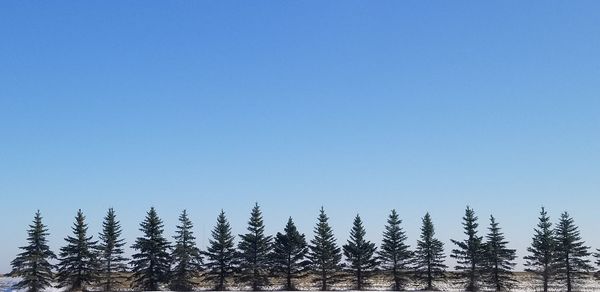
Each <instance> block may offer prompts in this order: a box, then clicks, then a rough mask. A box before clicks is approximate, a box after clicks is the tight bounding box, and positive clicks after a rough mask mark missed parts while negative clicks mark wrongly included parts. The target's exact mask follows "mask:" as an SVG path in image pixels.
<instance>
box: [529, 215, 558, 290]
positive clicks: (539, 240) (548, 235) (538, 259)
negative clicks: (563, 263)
mask: <svg viewBox="0 0 600 292" xmlns="http://www.w3.org/2000/svg"><path fill="white" fill-rule="evenodd" d="M555 249H556V242H555V240H554V231H553V230H552V222H550V217H548V212H546V209H544V207H542V210H541V211H540V217H539V222H538V224H537V227H536V228H535V229H534V236H533V239H532V242H531V246H530V247H528V248H527V251H528V252H529V255H527V256H525V257H523V259H525V266H526V267H527V268H526V269H525V271H528V272H531V273H534V274H535V275H537V277H538V278H539V280H540V281H541V283H542V290H543V291H544V292H548V289H549V288H550V283H551V281H552V278H553V277H554V268H553V263H554V261H555V258H556V255H555Z"/></svg>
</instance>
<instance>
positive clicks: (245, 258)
mask: <svg viewBox="0 0 600 292" xmlns="http://www.w3.org/2000/svg"><path fill="white" fill-rule="evenodd" d="M247 230H248V233H246V234H240V242H239V243H238V250H239V253H240V254H239V256H240V267H239V268H240V273H241V276H240V280H241V281H243V282H250V284H251V286H252V290H254V291H259V290H261V288H262V287H263V286H265V285H267V284H268V278H267V274H268V271H269V264H270V263H269V260H270V259H269V255H270V253H271V249H272V244H271V240H272V238H271V236H267V235H265V225H264V223H263V218H262V213H261V211H260V207H259V206H258V203H256V204H255V205H254V208H252V213H251V214H250V220H249V221H248V229H247Z"/></svg>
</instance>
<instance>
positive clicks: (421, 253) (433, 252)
mask: <svg viewBox="0 0 600 292" xmlns="http://www.w3.org/2000/svg"><path fill="white" fill-rule="evenodd" d="M422 222H423V225H422V226H421V237H420V239H419V240H417V248H416V250H415V254H414V265H415V276H416V278H417V280H419V282H421V283H423V284H425V285H426V287H425V290H435V286H434V281H435V280H436V279H439V278H443V277H444V272H445V270H446V268H447V266H446V265H445V264H444V258H445V256H444V243H443V242H441V241H440V240H438V239H437V238H435V237H434V235H435V229H434V227H433V222H432V221H431V216H430V215H429V213H426V214H425V217H423V219H422Z"/></svg>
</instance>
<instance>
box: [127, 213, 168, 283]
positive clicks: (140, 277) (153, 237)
mask: <svg viewBox="0 0 600 292" xmlns="http://www.w3.org/2000/svg"><path fill="white" fill-rule="evenodd" d="M140 231H141V232H143V233H144V235H143V237H138V238H137V239H136V240H135V243H134V244H133V245H132V246H131V248H133V249H134V250H136V251H137V253H136V254H134V255H133V256H132V258H133V260H132V261H131V264H132V266H133V268H132V272H133V275H132V277H131V279H132V282H131V286H132V287H133V288H136V289H140V290H150V291H157V290H159V287H160V284H162V283H167V281H168V276H169V269H170V264H171V257H170V256H169V249H170V243H169V241H167V239H166V238H165V237H164V236H163V231H164V224H163V222H162V220H161V219H160V218H159V217H158V213H157V212H156V210H155V209H154V207H152V208H150V211H148V213H146V218H145V219H144V221H143V222H142V223H141V224H140Z"/></svg>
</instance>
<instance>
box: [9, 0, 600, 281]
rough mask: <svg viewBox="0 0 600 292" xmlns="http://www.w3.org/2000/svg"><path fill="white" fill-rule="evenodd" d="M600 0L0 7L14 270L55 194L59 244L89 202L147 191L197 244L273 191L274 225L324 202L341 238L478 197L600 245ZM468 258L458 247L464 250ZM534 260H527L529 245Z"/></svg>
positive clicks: (502, 213) (303, 226)
mask: <svg viewBox="0 0 600 292" xmlns="http://www.w3.org/2000/svg"><path fill="white" fill-rule="evenodd" d="M598 11H600V2H597V1H570V2H565V1H531V2H523V1H496V2H491V1H485V2H473V1H464V2H463V1H378V2H371V1H325V2H323V1H251V2H245V1H244V2H241V1H240V2H229V1H169V2H162V3H161V2H155V1H143V2H141V1H125V2H124V1H85V2H81V1H60V2H29V1H2V2H1V3H0V135H1V136H0V137H1V140H0V198H2V200H1V203H0V218H1V220H0V222H2V223H0V234H1V235H0V273H3V272H8V271H9V270H10V261H11V260H12V259H13V258H14V256H15V255H16V254H17V253H18V247H19V246H22V245H24V244H25V237H26V228H27V226H28V225H29V224H30V222H31V220H32V218H33V215H34V213H35V211H36V210H37V209H40V210H41V211H42V214H43V216H44V220H45V223H46V224H47V225H48V227H49V228H50V232H51V236H50V243H51V246H52V248H53V250H54V251H55V252H58V249H59V247H60V246H62V245H63V244H64V241H63V238H64V237H65V236H66V235H67V234H68V233H69V232H70V228H71V224H72V222H73V218H74V216H75V213H76V211H77V209H79V208H81V209H82V210H83V211H84V212H85V214H86V215H87V218H88V223H89V225H90V232H92V233H93V234H94V235H95V234H97V232H98V231H99V229H100V224H101V220H102V217H103V216H104V213H105V212H106V209H107V208H109V207H114V208H115V210H116V211H117V215H118V217H119V218H120V219H121V221H122V225H123V228H124V235H125V237H126V239H127V241H128V242H129V243H132V242H133V240H134V239H135V237H137V236H139V235H140V233H139V232H138V224H139V222H140V221H141V220H142V219H143V217H144V215H145V212H146V211H147V210H148V208H149V207H150V206H155V207H156V208H157V210H158V212H159V215H160V216H161V217H162V218H163V219H164V221H165V225H166V235H167V236H169V237H171V236H172V235H173V230H174V226H175V224H176V223H177V222H176V220H177V216H178V214H179V212H180V211H181V210H182V209H187V210H188V211H189V213H190V216H191V218H192V219H193V221H194V223H195V226H196V228H195V231H196V235H197V237H198V243H199V244H200V246H201V247H204V246H205V244H206V242H207V236H208V235H209V234H210V229H211V228H212V226H213V225H214V223H215V219H216V216H217V214H218V212H219V211H220V209H221V208H223V209H224V210H225V211H226V212H227V215H228V217H229V219H230V221H231V224H232V227H233V229H234V233H235V234H239V233H242V232H244V231H245V226H246V221H247V219H248V216H249V212H250V209H251V208H252V206H253V204H254V202H258V203H259V204H260V205H261V207H262V209H263V213H264V219H265V223H266V226H267V231H268V232H269V233H271V234H272V233H275V232H277V231H280V230H281V229H283V227H284V225H285V223H286V220H287V217H288V216H292V217H293V218H294V219H295V221H296V223H297V225H298V228H299V229H300V230H301V231H302V232H304V233H306V234H307V237H308V238H311V237H312V229H313V226H314V224H315V222H316V218H317V215H318V210H319V208H320V207H321V206H324V208H325V209H326V211H327V214H328V215H329V217H330V218H331V224H332V226H333V228H334V231H335V233H336V236H337V238H338V243H339V244H340V245H341V244H343V243H345V241H346V240H347V238H348V236H347V234H348V231H349V230H350V227H351V224H352V219H353V218H354V216H355V215H356V213H360V214H361V216H362V218H363V221H364V222H365V226H366V228H367V235H368V237H369V238H370V239H372V240H374V241H376V242H377V244H379V242H380V239H381V232H382V230H383V226H384V224H385V221H386V217H387V215H388V214H389V211H390V209H392V208H395V209H397V211H398V213H399V214H400V216H401V218H402V219H403V220H404V222H403V226H404V228H405V229H406V231H407V234H408V236H409V243H410V244H411V245H412V246H414V244H415V241H416V240H417V236H418V233H419V228H420V220H421V219H420V218H421V217H422V216H423V215H424V214H425V212H427V211H429V212H430V213H431V215H432V218H433V220H434V223H435V226H436V230H437V236H438V237H439V238H440V239H442V240H443V241H444V242H445V243H446V246H445V247H446V254H447V255H448V254H449V253H450V250H451V249H452V248H453V245H452V244H451V243H450V239H451V238H452V239H462V238H463V234H462V230H461V217H462V216H463V214H464V208H465V206H466V205H470V206H472V207H473V208H474V209H475V211H476V212H477V215H478V216H479V218H480V233H482V234H483V233H485V232H486V228H487V226H488V217H489V215H490V214H494V215H495V217H496V219H497V220H498V221H499V222H500V224H501V227H502V228H503V231H504V232H505V233H506V236H507V238H508V239H509V240H510V241H511V246H512V247H513V248H516V249H518V254H519V256H523V255H524V254H525V252H524V251H525V249H526V247H527V245H528V244H529V243H530V240H531V235H532V229H533V227H534V226H535V224H536V223H537V217H538V213H539V208H540V207H541V206H542V205H543V206H546V208H547V209H548V211H549V212H550V215H551V216H552V218H553V219H556V218H558V216H559V214H560V213H561V212H562V211H568V212H569V213H570V214H571V215H572V216H573V217H574V218H575V222H576V223H577V224H578V225H579V226H580V230H581V234H582V236H583V238H584V240H585V241H586V243H587V244H588V245H590V246H592V247H594V249H595V248H600V235H599V232H598V231H599V230H598V222H599V220H600V215H598V211H597V208H598V205H599V203H600V200H599V199H598V198H599V195H598V193H599V190H600V178H599V174H600V151H599V149H600V37H599V36H600V18H599V17H598V14H597V12H598ZM449 262H450V261H449ZM519 262H521V260H519Z"/></svg>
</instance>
